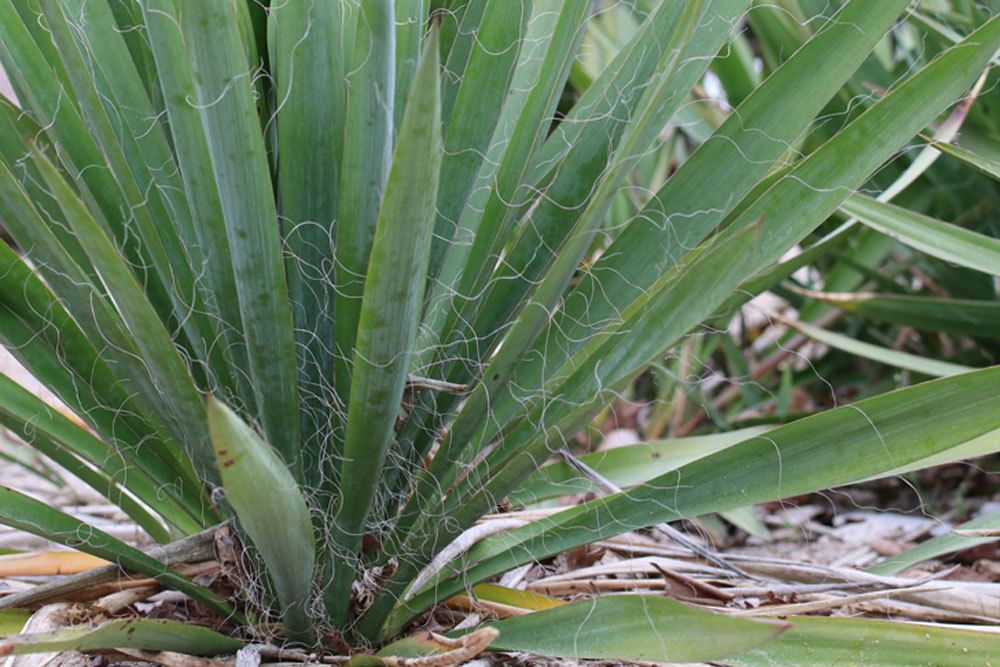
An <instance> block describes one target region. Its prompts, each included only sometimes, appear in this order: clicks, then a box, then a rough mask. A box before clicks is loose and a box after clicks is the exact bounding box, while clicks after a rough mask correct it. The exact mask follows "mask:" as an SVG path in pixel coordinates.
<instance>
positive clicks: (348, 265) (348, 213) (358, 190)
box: [333, 0, 396, 405]
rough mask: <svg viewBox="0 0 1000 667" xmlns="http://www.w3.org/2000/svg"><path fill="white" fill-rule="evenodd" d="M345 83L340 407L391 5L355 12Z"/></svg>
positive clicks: (382, 121)
mask: <svg viewBox="0 0 1000 667" xmlns="http://www.w3.org/2000/svg"><path fill="white" fill-rule="evenodd" d="M357 14H358V25H357V32H356V34H355V36H354V60H353V62H352V64H351V74H350V77H349V82H348V84H349V91H350V93H349V95H348V101H347V114H346V115H347V118H346V127H345V130H344V131H345V132H346V134H347V136H348V137H349V140H348V141H347V142H346V145H345V146H344V159H343V170H342V174H341V181H340V201H339V204H340V206H339V210H338V220H337V255H336V260H337V263H336V266H335V267H334V274H335V276H336V281H337V289H336V295H335V297H334V308H335V311H336V320H335V321H334V323H333V327H334V337H335V341H336V343H335V345H336V348H337V354H336V357H335V359H334V374H335V377H334V385H335V388H336V390H337V395H338V398H339V400H340V401H341V404H343V405H346V404H347V402H348V398H349V395H350V390H351V363H352V359H351V357H352V355H353V353H354V344H355V342H356V339H357V333H358V319H359V318H360V316H361V300H362V297H363V296H364V290H365V270H366V269H367V268H368V259H369V256H370V254H371V247H372V242H373V240H374V236H375V226H376V224H377V223H378V214H379V204H380V202H381V201H382V192H383V190H384V189H385V181H386V178H388V176H389V161H390V160H391V159H392V136H393V128H392V122H393V121H392V117H393V106H392V103H393V95H394V93H393V86H394V85H395V77H394V75H393V71H392V68H393V66H394V65H395V52H394V51H395V34H396V26H395V25H394V22H393V21H394V19H393V11H392V3H391V2H386V0H379V1H378V2H370V3H367V4H365V5H362V6H361V7H359V8H358V12H357Z"/></svg>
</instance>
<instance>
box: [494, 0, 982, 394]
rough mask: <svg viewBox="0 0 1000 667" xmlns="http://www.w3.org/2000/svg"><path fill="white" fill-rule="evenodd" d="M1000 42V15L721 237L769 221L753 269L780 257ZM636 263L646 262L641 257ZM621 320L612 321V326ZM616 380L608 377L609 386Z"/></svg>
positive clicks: (972, 75) (564, 338) (562, 337)
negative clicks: (911, 111)
mask: <svg viewBox="0 0 1000 667" xmlns="http://www.w3.org/2000/svg"><path fill="white" fill-rule="evenodd" d="M866 6H872V5H866ZM851 25H853V24H851ZM852 29H853V28H852ZM998 45H1000V19H994V20H992V21H990V22H989V23H987V24H986V25H984V26H983V27H982V28H980V29H979V30H978V31H977V32H976V33H974V34H972V35H970V36H969V37H968V38H966V40H965V41H963V42H962V43H961V44H960V45H957V46H955V47H952V48H951V49H949V50H948V51H947V52H946V53H944V54H942V55H941V56H940V57H938V58H937V59H936V60H935V61H934V62H933V63H932V64H931V65H929V66H927V67H926V68H924V69H923V70H921V71H919V72H917V73H916V74H914V75H913V76H912V77H911V78H910V79H908V80H907V81H905V82H904V83H902V84H901V85H900V86H899V87H898V88H896V89H895V90H893V91H892V92H891V93H889V95H887V96H886V97H885V98H883V99H882V100H880V101H879V102H878V103H877V104H876V105H874V106H873V107H872V108H871V109H869V110H868V111H866V112H865V113H864V114H862V115H861V116H860V117H858V118H857V119H856V120H855V121H854V122H852V123H851V124H850V125H848V126H847V127H846V128H844V130H842V131H841V132H839V133H838V134H837V135H836V136H835V137H834V138H833V139H831V140H830V141H828V142H827V143H826V144H824V145H823V146H822V147H820V148H819V149H817V150H816V151H815V152H814V153H813V154H811V155H810V156H809V157H807V158H806V159H805V160H803V161H802V162H801V163H799V164H798V165H797V166H796V167H795V169H793V170H791V171H790V172H789V173H787V174H786V175H783V176H782V177H781V178H780V179H779V180H778V181H777V182H775V183H774V184H773V185H771V187H770V188H768V189H767V190H766V191H765V192H764V193H763V194H761V195H760V196H759V198H758V199H757V200H756V201H754V202H753V203H752V204H750V205H749V206H747V207H746V209H745V210H743V211H742V212H741V213H740V214H739V215H738V216H737V218H736V220H734V221H733V222H732V223H731V224H730V226H729V227H728V228H727V229H726V230H725V231H724V232H722V234H721V235H722V236H726V235H729V234H738V233H740V232H739V230H740V229H749V228H751V227H754V226H758V225H761V226H762V229H761V231H760V241H761V243H760V244H759V245H758V246H757V247H756V248H755V255H754V258H753V261H752V263H751V273H754V272H758V271H760V270H762V269H764V268H765V267H767V266H768V265H770V264H772V263H774V262H776V261H778V259H779V258H780V257H781V255H782V254H784V252H786V251H787V250H788V249H789V248H790V247H791V246H792V245H794V244H795V243H797V242H798V241H800V240H801V239H802V238H804V237H805V236H806V235H807V234H808V233H809V232H810V231H812V229H814V228H815V227H816V226H817V225H818V224H819V223H820V222H821V221H822V220H824V219H825V218H826V217H827V216H829V215H830V214H832V213H833V212H834V211H835V210H836V208H837V206H838V205H839V204H840V203H841V202H842V201H843V199H845V198H846V197H847V196H848V194H849V193H850V191H851V190H853V189H854V188H857V187H859V186H860V185H861V184H862V183H863V181H864V180H865V179H866V178H868V177H869V176H870V174H871V173H872V172H874V171H875V170H876V169H877V168H878V167H879V166H881V164H882V163H883V162H884V161H885V160H887V159H889V158H891V157H892V155H893V154H894V152H895V151H896V150H897V149H898V148H899V147H900V146H901V145H903V144H904V143H905V142H906V141H907V140H908V139H909V138H910V137H912V136H913V135H914V134H916V133H917V132H918V131H919V129H920V128H921V127H922V126H923V125H925V124H926V123H928V122H930V121H931V120H933V118H934V117H935V116H936V115H937V114H938V113H939V112H941V111H943V110H944V108H945V107H946V106H947V105H948V104H949V103H950V102H951V101H952V100H953V99H955V98H956V97H958V96H959V95H960V94H961V93H962V92H963V91H964V90H965V89H966V88H967V87H968V86H971V85H972V84H973V83H974V82H975V80H976V79H977V78H978V77H979V75H980V73H981V72H982V67H984V66H985V62H986V61H987V60H989V58H990V56H991V54H992V53H993V52H994V51H995V50H996V48H997V46H998ZM751 99H752V98H751ZM914 108H917V109H919V114H917V113H907V110H912V109H914ZM901 114H902V116H901ZM903 116H905V118H903ZM918 116H919V117H918ZM873 137H874V139H873ZM681 171H683V170H681ZM679 173H681V172H680V171H679V172H678V174H679ZM672 180H673V179H671V181H668V184H669V183H670V182H672ZM641 218H642V216H640V219H641ZM636 252H638V249H637V248H636V247H632V248H631V249H630V250H629V251H625V249H622V252H621V254H620V256H629V257H634V254H635V253H636ZM609 254H610V252H609V253H605V255H604V256H608V255H609ZM632 264H633V265H637V266H642V265H643V264H642V262H637V261H633V262H632ZM623 270H624V267H623ZM626 275H628V274H626ZM639 282H640V284H641V281H639ZM606 288H607V286H606ZM623 289H624V287H623ZM644 298H647V297H646V295H645V293H642V294H640V297H639V299H637V300H636V301H632V302H631V304H630V305H629V306H627V307H624V308H622V307H619V309H620V310H627V308H631V307H633V306H635V305H636V304H638V303H640V302H641V299H644ZM626 301H627V299H626ZM583 302H584V303H585V304H586V305H587V306H588V307H589V308H590V309H594V307H595V304H594V303H591V302H589V301H586V300H583ZM588 312H589V311H588ZM614 312H615V313H618V312H619V311H618V310H616V311H614ZM618 317H621V316H620V315H618ZM614 323H615V322H614V320H612V326H613V325H614ZM586 333H587V332H586V331H585V330H584V331H579V330H572V331H569V332H560V333H559V334H558V335H559V338H558V339H556V340H546V341H545V342H546V344H547V345H548V346H549V348H547V349H552V348H554V349H555V350H559V351H560V352H559V354H560V355H566V352H565V351H564V350H565V349H570V350H572V349H575V348H577V349H578V348H579V345H580V344H579V343H573V342H572V341H574V340H577V341H579V340H583V341H589V338H588V336H586V335H584V334H586ZM574 334H575V335H574ZM571 335H572V336H573V337H572V338H571V337H570V336H571ZM640 344H641V343H640ZM564 345H565V347H564ZM546 356H547V359H546V360H547V361H549V362H553V360H552V359H551V356H552V353H548V354H547V355H546ZM546 366H547V364H534V365H532V366H531V367H529V368H528V370H529V371H531V370H532V368H544V367H546ZM558 366H559V364H558V363H553V364H552V367H553V370H554V369H555V368H557V367H558ZM535 374H536V375H537V373H535ZM529 379H530V378H528V379H526V378H518V377H516V376H515V379H514V382H515V383H516V384H517V385H518V386H525V387H529V388H535V387H539V388H540V386H541V385H537V384H535V383H534V382H531V381H528V380H529ZM522 380H525V381H523V382H522ZM611 381H612V379H611V378H608V381H607V382H606V384H608V383H610V382H611ZM552 389H553V390H557V389H558V387H557V386H556V385H552ZM523 400H524V399H523V397H522V396H518V397H516V398H515V399H514V400H513V404H514V405H518V404H520V403H521V402H522V401H523ZM496 403H497V405H496V407H495V412H497V413H502V412H503V410H504V409H509V408H507V406H509V405H511V403H512V401H511V399H510V397H508V396H505V397H503V401H502V402H501V401H497V402H496ZM503 403H506V406H505V405H503Z"/></svg>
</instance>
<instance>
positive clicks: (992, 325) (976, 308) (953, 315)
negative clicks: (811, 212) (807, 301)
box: [807, 292, 1000, 338]
mask: <svg viewBox="0 0 1000 667" xmlns="http://www.w3.org/2000/svg"><path fill="white" fill-rule="evenodd" d="M807 294H808V295H809V296H811V297H813V298H815V299H818V300H820V301H822V302H823V303H826V304H829V305H831V306H835V307H836V308H839V309H840V310H842V311H844V312H846V313H852V314H856V315H860V316H862V317H866V318H870V319H873V320H876V321H879V322H892V323H894V324H901V325H904V326H911V327H914V328H916V329H920V330H923V331H944V332H948V333H957V334H965V335H968V336H979V337H984V338H998V337H1000V303H997V302H996V301H977V300H970V299H948V298H939V297H930V296H902V295H894V294H873V293H868V292H858V293H853V294H851V293H848V294H842V293H836V292H807Z"/></svg>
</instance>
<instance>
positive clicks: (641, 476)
mask: <svg viewBox="0 0 1000 667" xmlns="http://www.w3.org/2000/svg"><path fill="white" fill-rule="evenodd" d="M769 430H770V427H767V426H752V427H750V428H745V429H738V430H736V431H729V432H727V433H713V434H711V435H697V436H692V437H689V438H668V439H666V440H657V441H655V442H644V443H639V444H636V445H625V446H623V447H615V448H614V449H607V450H602V451H599V452H593V453H591V454H585V455H583V456H581V457H580V460H581V461H582V462H583V463H585V464H587V465H588V466H590V468H592V469H593V470H594V471H596V472H598V473H600V474H601V475H602V476H603V477H605V478H606V479H608V480H611V481H612V482H614V483H615V484H617V485H618V486H621V487H629V486H635V485H636V484H639V483H641V482H645V481H648V480H650V479H652V478H653V477H656V476H658V475H662V474H663V473H665V472H667V471H668V470H676V469H677V468H679V467H681V466H682V465H684V464H686V463H690V462H691V461H697V460H698V459H700V458H704V457H705V456H709V455H711V454H714V453H715V452H718V451H721V450H722V449H725V448H726V447H730V446H732V445H735V444H737V443H740V442H743V441H744V440H746V439H747V438H749V437H751V436H753V435H758V434H761V433H766V432H767V431H769ZM600 490H601V488H600V487H599V486H598V485H597V484H596V483H595V482H594V481H593V480H591V479H589V478H586V477H583V476H581V475H580V473H579V471H578V470H576V469H575V468H574V467H573V466H571V465H570V464H568V463H566V462H565V461H555V462H553V463H549V464H548V465H545V466H544V467H542V468H539V469H538V470H536V471H535V472H534V473H532V474H531V476H530V477H529V478H528V479H527V480H525V482H524V484H522V485H521V486H519V487H518V488H517V489H515V490H514V491H512V492H511V493H510V494H509V495H508V496H507V500H508V501H509V502H510V503H511V504H512V505H514V506H515V507H517V506H524V505H531V504H534V503H537V502H541V501H543V500H548V499H550V498H555V497H558V496H564V495H569V494H574V493H586V492H588V491H594V492H597V491H600Z"/></svg>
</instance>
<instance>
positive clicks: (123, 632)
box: [0, 618, 243, 655]
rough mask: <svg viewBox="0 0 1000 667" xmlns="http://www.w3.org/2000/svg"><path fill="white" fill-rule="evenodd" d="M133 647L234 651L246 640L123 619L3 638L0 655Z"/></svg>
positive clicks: (178, 624) (205, 630)
mask: <svg viewBox="0 0 1000 667" xmlns="http://www.w3.org/2000/svg"><path fill="white" fill-rule="evenodd" d="M115 648H132V649H140V650H148V651H176V652H178V653H186V654H190V655H217V654H220V653H233V652H235V651H238V650H239V649H241V648H243V642H241V641H240V640H238V639H232V638H230V637H226V636H225V635H223V634H220V633H218V632H216V631H215V630H212V629H210V628H206V627H202V626H199V625H192V624H190V623H182V622H180V621H171V620H166V619H145V618H122V619H115V620H111V621H106V622H104V623H98V624H93V625H91V624H86V625H70V626H66V627H63V628H59V629H58V630H53V631H51V632H38V633H31V634H24V635H16V634H15V635H13V636H8V637H5V638H3V639H0V655H30V654H32V653H49V652H62V651H102V650H109V649H115Z"/></svg>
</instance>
